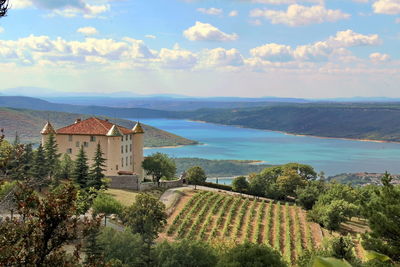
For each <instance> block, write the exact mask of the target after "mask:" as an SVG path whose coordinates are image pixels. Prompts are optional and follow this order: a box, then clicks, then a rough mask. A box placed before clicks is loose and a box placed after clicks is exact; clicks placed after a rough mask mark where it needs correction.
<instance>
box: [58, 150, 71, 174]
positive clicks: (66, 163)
mask: <svg viewBox="0 0 400 267" xmlns="http://www.w3.org/2000/svg"><path fill="white" fill-rule="evenodd" d="M73 170H74V161H73V160H72V159H71V157H70V156H69V155H68V154H64V155H63V158H62V159H61V162H60V169H59V171H58V173H57V176H58V178H59V179H70V178H71V176H72V172H73Z"/></svg>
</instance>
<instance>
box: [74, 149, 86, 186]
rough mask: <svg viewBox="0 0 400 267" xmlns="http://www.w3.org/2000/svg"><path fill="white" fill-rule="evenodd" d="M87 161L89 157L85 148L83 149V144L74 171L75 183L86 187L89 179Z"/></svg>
mask: <svg viewBox="0 0 400 267" xmlns="http://www.w3.org/2000/svg"><path fill="white" fill-rule="evenodd" d="M87 161H88V159H87V157H86V153H85V150H84V149H83V146H81V148H80V149H79V152H78V155H77V157H76V160H75V168H74V172H73V177H74V180H75V183H77V184H78V185H79V186H80V187H81V188H86V187H87V184H88V180H89V166H88V163H87Z"/></svg>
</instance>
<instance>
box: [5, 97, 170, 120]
mask: <svg viewBox="0 0 400 267" xmlns="http://www.w3.org/2000/svg"><path fill="white" fill-rule="evenodd" d="M0 107H10V108H22V109H32V110H48V111H62V112H72V113H80V114H94V115H103V116H110V117H119V118H133V119H136V118H160V117H170V116H169V113H168V112H165V111H161V110H155V109H143V108H113V107H107V106H87V105H86V106H83V105H69V104H59V103H52V102H49V101H46V100H42V99H39V98H33V97H26V96H0Z"/></svg>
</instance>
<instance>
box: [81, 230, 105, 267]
mask: <svg viewBox="0 0 400 267" xmlns="http://www.w3.org/2000/svg"><path fill="white" fill-rule="evenodd" d="M99 236H100V228H99V227H98V225H92V227H88V229H87V230H86V238H85V242H84V249H83V252H85V254H86V257H85V261H84V263H85V266H104V248H103V245H102V244H101V242H99V240H98V239H99Z"/></svg>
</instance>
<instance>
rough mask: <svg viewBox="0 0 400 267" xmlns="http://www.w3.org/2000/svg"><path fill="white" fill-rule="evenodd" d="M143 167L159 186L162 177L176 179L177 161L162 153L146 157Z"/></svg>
mask: <svg viewBox="0 0 400 267" xmlns="http://www.w3.org/2000/svg"><path fill="white" fill-rule="evenodd" d="M142 167H143V169H144V170H145V171H146V174H147V175H151V176H152V177H153V182H155V183H157V184H158V185H159V184H160V180H161V178H162V177H167V178H169V177H174V176H175V173H176V165H175V161H174V160H172V159H171V158H169V157H168V155H166V154H162V153H154V154H152V155H150V156H148V157H146V158H145V159H144V160H143V162H142Z"/></svg>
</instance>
